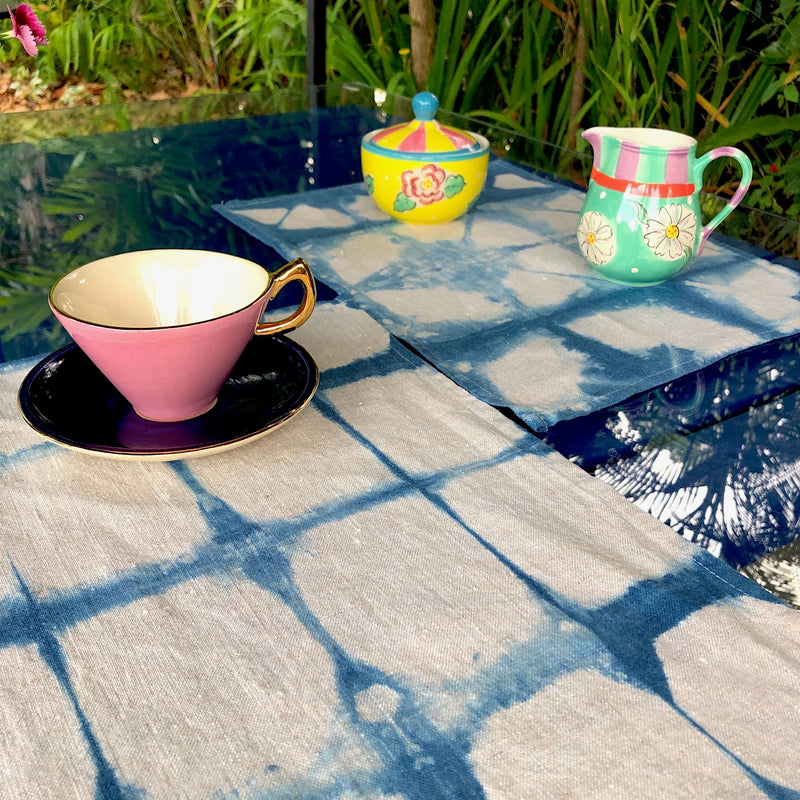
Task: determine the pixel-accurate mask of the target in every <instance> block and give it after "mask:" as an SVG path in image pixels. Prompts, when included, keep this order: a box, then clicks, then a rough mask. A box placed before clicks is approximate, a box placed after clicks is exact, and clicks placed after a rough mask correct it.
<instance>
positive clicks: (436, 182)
mask: <svg viewBox="0 0 800 800" xmlns="http://www.w3.org/2000/svg"><path fill="white" fill-rule="evenodd" d="M445 178H446V174H445V171H444V170H443V169H442V168H441V167H437V166H436V164H425V166H424V167H419V168H417V169H407V170H406V171H405V172H404V173H403V174H402V175H401V176H400V180H401V181H402V184H403V194H404V195H406V196H407V197H410V198H411V199H412V200H414V201H416V202H417V203H419V204H420V205H422V206H429V205H430V204H431V203H437V202H438V201H439V200H443V199H444V182H445Z"/></svg>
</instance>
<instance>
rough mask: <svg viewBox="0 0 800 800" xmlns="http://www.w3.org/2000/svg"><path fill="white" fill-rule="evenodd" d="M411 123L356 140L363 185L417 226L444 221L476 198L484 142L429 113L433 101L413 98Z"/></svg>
mask: <svg viewBox="0 0 800 800" xmlns="http://www.w3.org/2000/svg"><path fill="white" fill-rule="evenodd" d="M411 106H412V108H413V110H414V117H415V119H414V121H413V122H407V123H402V124H400V125H393V126H392V127H390V128H382V129H380V130H377V131H371V132H370V133H368V134H367V135H366V136H364V138H363V139H362V140H361V169H362V171H363V173H364V183H365V184H366V186H367V191H369V193H370V195H372V198H373V199H374V200H375V202H376V203H377V204H378V207H379V208H381V209H382V210H383V211H385V212H386V213H387V214H390V215H391V216H393V217H395V218H396V219H399V220H402V221H403V222H411V223H417V224H423V225H425V224H434V223H439V222H449V221H450V220H453V219H456V218H457V217H460V216H461V215H462V214H463V213H465V212H466V211H467V210H468V209H469V208H470V207H471V206H472V204H473V203H474V202H475V201H476V200H477V199H478V195H479V194H480V193H481V189H483V184H484V183H485V181H486V170H487V168H488V166H489V142H488V141H487V140H486V138H485V137H483V136H481V135H480V134H473V133H467V132H466V131H462V130H458V129H457V128H449V127H447V126H445V125H442V124H440V123H439V122H437V121H436V120H435V119H434V117H435V116H436V111H437V109H438V108H439V101H438V100H437V99H436V96H435V95H433V94H431V93H430V92H420V93H419V94H417V95H415V96H414V99H413V100H412V103H411Z"/></svg>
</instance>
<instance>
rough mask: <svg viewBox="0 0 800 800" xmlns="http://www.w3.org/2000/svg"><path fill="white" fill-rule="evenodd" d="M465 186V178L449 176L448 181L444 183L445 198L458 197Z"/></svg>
mask: <svg viewBox="0 0 800 800" xmlns="http://www.w3.org/2000/svg"><path fill="white" fill-rule="evenodd" d="M464 185H465V181H464V178H463V177H462V176H461V175H448V176H447V180H445V182H444V186H443V187H442V188H443V189H444V196H445V197H453V196H454V195H457V194H458V193H459V192H460V191H461V190H462V189H463V188H464Z"/></svg>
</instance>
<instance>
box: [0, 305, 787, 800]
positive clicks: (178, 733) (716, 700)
mask: <svg viewBox="0 0 800 800" xmlns="http://www.w3.org/2000/svg"><path fill="white" fill-rule="evenodd" d="M295 338H296V339H297V340H298V341H299V342H300V343H301V344H303V345H304V346H305V347H306V348H307V349H308V350H309V351H310V352H311V354H312V355H313V356H314V358H315V359H316V361H317V362H318V364H319V367H320V370H321V380H320V387H319V390H318V392H317V395H316V396H315V398H314V400H313V401H312V403H311V404H310V405H309V406H308V407H307V408H306V409H304V410H303V411H302V412H301V413H300V414H299V415H298V416H297V417H295V418H294V419H293V420H292V421H291V422H289V423H287V424H286V425H285V426H283V427H281V428H279V429H278V430H276V431H275V432H273V433H271V434H270V435H269V436H266V437H265V438H262V439H259V440H258V441H255V442H252V443H250V444H248V445H246V446H242V447H240V448H237V449H234V450H231V451H229V452H225V453H220V454H216V455H211V456H207V457H204V458H198V459H195V460H189V461H183V462H172V463H152V462H147V463H146V462H118V461H105V460H101V459H98V458H94V457H91V456H85V455H83V454H81V453H79V452H73V451H69V450H65V449H61V448H58V447H56V446H54V445H50V444H47V443H43V442H42V441H41V440H39V438H38V437H37V436H36V434H35V433H34V432H33V431H31V430H30V429H29V428H28V427H27V426H26V425H25V423H24V422H23V421H22V419H21V417H20V415H19V413H18V411H17V409H16V404H15V394H16V391H17V387H18V386H19V385H20V382H21V381H22V379H23V376H24V375H25V373H26V371H27V369H28V368H29V367H30V366H31V362H26V363H17V364H11V365H7V366H4V367H2V368H0V519H2V528H0V542H2V546H3V558H2V561H0V732H1V733H0V797H3V798H15V800H16V799H17V798H29V797H30V798H36V800H64V798H67V797H70V798H98V799H99V798H112V797H113V798H128V799H131V798H135V799H136V800H182V799H187V800H189V799H191V800H195V799H196V800H223V799H225V800H228V799H230V800H232V799H233V798H237V800H290V798H303V800H354V798H364V799H366V798H370V799H371V800H388V799H389V798H392V800H455V799H457V800H483V799H484V798H495V799H496V800H512V798H513V799H514V800H516V799H517V798H522V797H524V798H534V797H539V798H550V797H566V796H574V797H609V796H613V797H614V798H615V800H640V798H642V797H643V796H648V797H669V798H670V800H679V799H680V798H691V799H692V800H698V798H720V797H735V798H737V799H740V798H775V799H776V800H777V798H787V797H797V796H799V795H798V793H799V792H800V755H798V750H797V742H796V738H797V731H798V730H800V708H798V704H797V691H798V686H800V662H798V659H797V653H798V652H800V616H797V612H795V611H792V610H790V609H788V608H787V607H785V606H783V605H781V604H779V603H776V602H775V601H773V600H772V599H771V598H769V596H768V595H766V594H765V593H764V592H763V591H762V590H761V589H760V588H758V587H757V586H756V585H755V584H754V583H752V582H751V581H748V580H747V579H746V578H744V577H742V576H741V575H738V574H737V573H735V572H734V571H733V570H731V569H730V568H729V567H727V566H725V565H724V564H722V563H720V562H719V561H717V560H715V559H714V558H713V557H711V556H709V555H708V553H706V552H704V551H701V550H699V549H697V548H696V547H694V546H692V545H690V544H689V543H687V542H685V541H683V540H681V539H679V538H678V537H677V536H675V535H674V534H672V533H671V532H670V531H669V530H668V529H667V528H666V527H664V526H662V525H661V524H660V523H658V522H656V521H655V520H654V519H652V518H651V517H649V516H648V515H647V514H645V513H644V512H643V511H640V510H639V509H637V508H635V507H634V506H632V505H631V504H630V503H628V502H626V501H625V500H623V499H622V498H620V497H619V496H618V495H617V494H616V493H615V492H614V490H613V489H611V488H610V487H609V486H606V485H604V484H603V483H602V482H601V481H597V480H595V479H593V478H591V477H590V476H588V475H586V474H585V473H584V472H583V471H582V470H580V468H579V467H577V466H576V465H574V464H572V463H570V462H569V461H567V460H566V459H564V458H563V457H561V456H560V455H558V454H555V453H553V452H552V451H549V450H548V449H547V448H546V447H545V446H544V445H542V444H541V443H540V442H538V441H537V440H536V439H535V438H534V437H533V436H530V435H529V434H526V433H524V432H523V431H522V430H521V429H520V428H519V427H518V426H516V425H514V424H513V423H511V422H510V421H508V420H507V419H505V418H504V417H503V416H502V415H501V414H500V413H499V412H497V411H495V410H494V409H492V408H490V407H488V406H486V405H485V404H483V403H481V402H480V401H478V400H476V399H475V398H473V397H472V396H470V395H468V394H467V393H466V392H464V391H463V390H462V389H460V388H459V387H457V386H456V385H454V384H453V383H452V382H451V381H449V380H448V379H447V378H445V377H444V376H442V375H440V374H438V373H437V372H436V371H435V370H433V369H432V368H431V367H429V366H428V365H426V364H424V363H423V362H422V361H420V360H418V359H416V358H415V357H413V356H411V355H409V354H408V352H407V351H405V349H404V348H402V347H401V346H399V345H398V344H397V343H396V342H394V341H393V340H392V339H391V338H390V336H389V334H388V333H387V332H386V330H385V329H383V328H381V327H380V326H378V325H377V324H376V323H375V322H374V321H372V320H371V319H370V318H369V317H368V316H367V315H366V314H365V313H364V312H363V311H361V310H358V309H352V308H348V307H347V306H345V305H342V304H338V303H337V304H325V305H323V306H320V307H319V308H318V309H317V311H315V313H314V316H313V317H312V319H311V321H310V322H308V323H307V324H306V325H304V326H303V328H301V329H300V330H299V331H298V332H297V334H296V337H295ZM789 787H791V788H789ZM609 793H610V794H609Z"/></svg>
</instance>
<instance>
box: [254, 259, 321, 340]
mask: <svg viewBox="0 0 800 800" xmlns="http://www.w3.org/2000/svg"><path fill="white" fill-rule="evenodd" d="M270 277H271V278H272V282H271V285H270V287H269V298H270V300H271V299H272V298H273V297H275V295H276V294H278V292H280V290H281V289H283V287H284V286H286V284H288V283H291V282H292V281H300V283H302V284H303V299H302V300H301V301H300V305H299V307H298V308H297V309H295V311H294V312H293V313H291V314H290V315H289V316H288V317H286V318H284V319H280V320H276V321H275V322H259V323H258V324H257V325H256V330H255V332H256V333H257V334H258V335H264V334H271V333H288V332H289V331H293V330H294V329H295V328H299V327H300V326H301V325H302V324H303V323H304V322H306V320H308V318H309V317H310V316H311V312H312V311H313V310H314V306H315V305H316V302H317V284H316V283H315V282H314V276H313V275H312V274H311V270H310V269H309V266H308V264H306V262H305V261H303V259H302V258H296V259H295V260H294V261H290V262H289V263H288V264H284V265H283V266H282V267H280V268H279V269H276V270H275V272H272V273H270Z"/></svg>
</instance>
